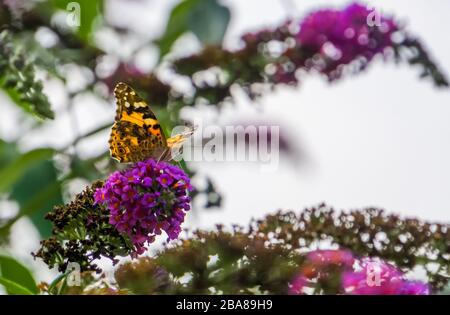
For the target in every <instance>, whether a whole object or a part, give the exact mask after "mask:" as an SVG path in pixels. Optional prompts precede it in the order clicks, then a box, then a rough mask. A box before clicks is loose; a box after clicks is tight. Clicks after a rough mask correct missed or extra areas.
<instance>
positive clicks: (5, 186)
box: [0, 148, 54, 192]
mask: <svg viewBox="0 0 450 315" xmlns="http://www.w3.org/2000/svg"><path fill="white" fill-rule="evenodd" d="M53 153H54V150H53V149H50V148H41V149H35V150H32V151H29V152H27V153H25V154H23V155H21V156H20V157H19V158H17V159H15V160H13V161H12V162H10V163H9V164H8V165H6V166H5V167H3V168H2V169H0V192H7V191H9V190H10V189H11V187H12V186H13V185H14V183H15V182H16V181H17V180H19V179H20V178H21V177H22V176H23V175H24V174H25V173H26V171H27V170H29V169H30V168H32V167H33V166H35V165H37V164H38V163H40V162H42V161H43V160H47V159H50V158H51V157H52V156H53Z"/></svg>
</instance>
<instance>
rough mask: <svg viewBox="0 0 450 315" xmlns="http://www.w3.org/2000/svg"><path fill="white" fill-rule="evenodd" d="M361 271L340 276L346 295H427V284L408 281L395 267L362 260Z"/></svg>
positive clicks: (384, 263)
mask: <svg viewBox="0 0 450 315" xmlns="http://www.w3.org/2000/svg"><path fill="white" fill-rule="evenodd" d="M361 267H362V268H361V270H359V271H349V272H345V273H344V274H343V275H342V287H343V289H344V291H345V292H346V293H347V294H357V295H427V294H430V290H429V287H428V285H427V284H425V283H422V282H420V281H409V280H406V279H405V277H404V274H403V272H401V271H400V270H399V269H397V268H396V267H395V266H393V265H391V264H389V263H387V262H384V261H381V260H373V259H363V260H362V261H361Z"/></svg>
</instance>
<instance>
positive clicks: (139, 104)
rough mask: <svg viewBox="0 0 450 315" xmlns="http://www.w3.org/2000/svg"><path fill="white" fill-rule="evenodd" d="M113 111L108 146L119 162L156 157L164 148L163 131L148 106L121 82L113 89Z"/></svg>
mask: <svg viewBox="0 0 450 315" xmlns="http://www.w3.org/2000/svg"><path fill="white" fill-rule="evenodd" d="M114 95H115V97H116V102H117V112H116V118H115V122H114V125H113V127H112V129H111V137H110V139H109V148H110V151H111V156H112V157H113V158H115V159H117V160H118V161H119V162H122V163H127V162H137V161H143V160H145V159H148V158H154V159H159V158H160V157H161V156H162V155H163V154H164V152H166V149H167V141H166V138H165V136H164V133H163V130H162V129H161V126H160V124H159V121H158V119H157V118H156V116H155V114H154V113H153V112H152V110H151V109H150V106H149V105H148V104H147V103H146V102H145V101H144V100H143V99H142V98H141V97H140V96H139V95H138V94H137V93H136V91H134V90H133V89H132V88H131V87H130V86H128V85H127V84H125V83H122V82H119V83H117V85H116V87H115V89H114Z"/></svg>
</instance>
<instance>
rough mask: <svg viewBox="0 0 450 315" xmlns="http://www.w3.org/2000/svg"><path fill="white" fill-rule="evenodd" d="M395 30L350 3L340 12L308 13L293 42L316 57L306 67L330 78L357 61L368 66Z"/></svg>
mask: <svg viewBox="0 0 450 315" xmlns="http://www.w3.org/2000/svg"><path fill="white" fill-rule="evenodd" d="M397 30H399V27H398V26H397V25H396V23H395V22H394V21H393V19H391V18H387V17H383V16H381V15H380V14H379V13H378V12H376V11H371V10H369V9H368V8H367V7H366V6H363V5H360V4H357V3H353V4H350V5H349V6H347V7H346V8H344V9H343V10H331V9H327V10H319V11H316V12H313V13H311V14H310V15H309V16H307V17H306V18H305V19H304V20H303V21H302V23H301V24H300V31H299V32H298V33H297V34H296V39H297V40H298V42H299V44H300V45H301V47H302V48H304V49H307V50H309V51H310V52H311V53H312V54H314V55H315V56H316V57H320V58H315V59H314V60H316V62H315V63H314V65H312V66H310V67H312V68H316V69H318V70H319V71H321V72H324V73H326V74H330V72H332V71H334V70H335V69H336V68H337V67H338V66H339V65H345V64H349V63H350V62H352V61H353V60H355V59H356V58H358V57H363V58H365V62H366V63H367V62H369V61H370V60H372V58H373V57H374V56H375V55H376V54H378V53H382V52H383V51H384V50H385V49H386V48H387V47H391V46H392V45H393V42H392V34H393V33H394V32H396V31H397Z"/></svg>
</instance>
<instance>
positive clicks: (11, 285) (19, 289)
mask: <svg viewBox="0 0 450 315" xmlns="http://www.w3.org/2000/svg"><path fill="white" fill-rule="evenodd" d="M0 284H2V285H3V286H4V287H5V289H6V292H8V294H14V295H33V294H34V293H33V292H31V291H30V290H28V289H27V288H25V287H23V286H21V285H20V284H18V283H16V282H14V281H11V280H9V279H6V278H3V277H0Z"/></svg>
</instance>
